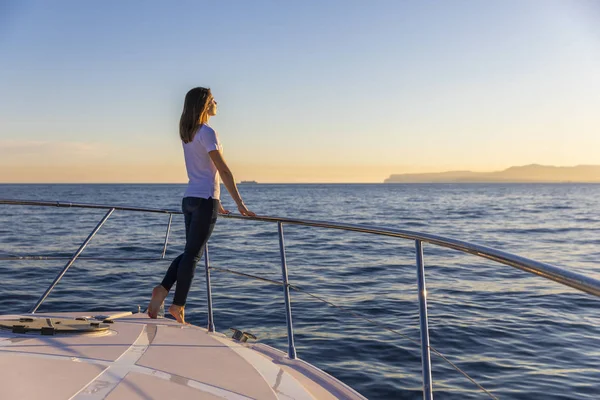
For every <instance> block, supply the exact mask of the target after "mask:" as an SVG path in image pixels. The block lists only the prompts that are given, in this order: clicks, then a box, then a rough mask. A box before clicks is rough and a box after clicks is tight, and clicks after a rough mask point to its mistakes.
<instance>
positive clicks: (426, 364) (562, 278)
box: [0, 199, 600, 400]
mask: <svg viewBox="0 0 600 400" xmlns="http://www.w3.org/2000/svg"><path fill="white" fill-rule="evenodd" d="M2 204H4V205H24V206H51V207H66V208H89V209H104V210H109V211H108V212H107V214H106V215H105V216H104V218H103V219H102V221H101V222H100V223H99V224H98V225H97V226H96V228H95V229H94V231H92V233H91V234H90V235H89V236H88V238H87V239H86V241H85V242H84V243H83V244H82V245H81V246H80V248H79V250H78V251H77V252H76V253H75V255H74V256H73V257H71V258H70V260H69V262H68V263H67V265H66V266H65V268H64V269H63V271H61V273H60V274H59V275H58V276H57V277H56V279H55V280H54V282H52V284H51V285H50V287H49V288H48V289H47V290H46V292H45V293H44V295H43V296H42V297H41V298H40V299H39V300H38V302H37V304H36V305H35V307H34V308H33V309H32V311H31V312H35V311H36V310H37V308H38V307H39V306H40V305H41V304H42V302H43V301H44V300H45V298H46V297H47V296H48V294H49V293H50V291H51V290H52V289H53V288H54V286H56V284H57V283H58V282H59V281H60V279H61V278H62V276H63V275H64V274H65V273H66V271H67V269H68V268H69V267H70V266H71V265H72V264H73V263H74V261H75V259H77V257H79V255H80V254H81V252H82V251H83V249H84V248H85V246H87V244H88V243H89V241H90V240H91V239H92V237H93V236H94V235H95V233H96V232H97V231H98V230H99V229H100V227H101V226H102V224H103V223H104V222H105V221H106V219H107V218H108V217H109V216H110V215H111V213H112V212H113V211H115V210H119V211H135V212H149V213H161V214H169V224H168V227H167V232H166V235H165V242H164V246H163V250H162V257H161V259H162V258H164V255H165V253H166V249H167V245H168V239H169V232H170V227H171V220H172V215H173V214H181V212H180V211H173V210H165V209H156V208H141V207H129V206H108V205H101V204H86V203H66V202H50V201H33V200H11V199H0V205H2ZM221 217H224V218H233V219H244V220H252V221H261V222H270V223H277V226H278V234H279V246H280V255H281V270H282V278H283V282H275V281H270V283H276V284H280V285H282V287H283V292H284V300H285V306H286V322H287V331H288V356H289V358H291V359H293V358H296V349H295V347H294V336H293V325H292V312H291V300H290V293H289V289H290V287H293V286H292V285H291V284H290V283H289V282H288V277H287V263H286V260H285V245H284V237H283V225H284V224H286V225H302V226H311V227H318V228H327V229H339V230H345V231H352V232H359V233H369V234H375V235H382V236H389V237H397V238H402V239H408V240H414V241H415V246H416V266H417V284H418V296H419V316H420V332H421V360H422V373H423V398H424V399H427V400H431V399H432V398H433V395H432V392H433V389H432V388H433V386H432V378H431V356H430V348H431V347H430V344H429V332H428V321H427V290H426V285H425V270H424V262H423V242H426V243H430V244H433V245H436V246H441V247H445V248H450V249H454V250H458V251H461V252H464V253H468V254H473V255H476V256H479V257H483V258H486V259H489V260H492V261H496V262H498V263H501V264H505V265H509V266H511V267H514V268H518V269H521V270H523V271H526V272H529V273H532V274H535V275H538V276H541V277H543V278H546V279H550V280H553V281H555V282H558V283H560V284H563V285H566V286H570V287H572V288H575V289H578V290H581V291H584V292H586V293H589V294H592V295H594V296H598V297H600V281H599V280H596V279H593V278H590V277H587V276H585V275H582V274H578V273H575V272H572V271H568V270H566V269H563V268H559V267H556V266H554V265H550V264H546V263H541V262H538V261H535V260H531V259H528V258H525V257H521V256H517V255H514V254H510V253H507V252H504V251H500V250H496V249H493V248H490V247H486V246H481V245H477V244H474V243H469V242H465V241H461V240H456V239H451V238H446V237H443V236H437V235H431V234H427V233H421V232H413V231H407V230H401V229H387V228H386V229H384V228H379V227H371V226H363V225H352V224H337V223H333V222H326V221H312V220H304V219H291V218H279V217H269V216H263V217H260V216H259V217H244V216H241V215H233V214H228V215H221ZM204 255H205V269H206V283H207V296H208V308H209V310H208V311H209V316H208V318H209V319H208V329H209V331H214V329H215V328H214V322H213V318H212V293H211V287H210V269H215V270H219V269H220V270H223V271H226V272H232V273H236V272H234V271H229V270H226V269H223V268H215V267H210V265H209V257H208V246H207V247H206V249H205V253H204ZM44 257H45V258H44ZM58 258H59V257H54V258H53V257H52V256H48V257H46V256H9V257H1V258H0V259H4V260H6V259H15V260H16V259H29V260H31V259H58ZM81 258H83V257H81ZM90 259H102V258H92V257H91V258H90ZM236 274H238V275H245V274H243V273H236ZM248 276H249V275H248ZM461 372H462V371H461ZM467 377H468V376H467ZM484 390H485V389H484ZM486 393H488V394H489V392H487V391H486ZM490 395H491V394H490ZM491 396H492V397H493V395H491Z"/></svg>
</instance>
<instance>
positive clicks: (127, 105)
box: [0, 0, 600, 181]
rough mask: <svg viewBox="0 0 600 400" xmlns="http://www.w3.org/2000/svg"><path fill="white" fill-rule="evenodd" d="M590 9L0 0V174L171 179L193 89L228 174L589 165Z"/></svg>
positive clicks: (321, 175)
mask: <svg viewBox="0 0 600 400" xmlns="http://www.w3.org/2000/svg"><path fill="white" fill-rule="evenodd" d="M599 21H600V2H598V1H553V0H538V1H524V0H520V1H511V0H502V1H435V2H434V1H412V2H408V1H370V2H369V1H302V2H293V3H292V2H287V1H256V2H254V1H228V2H218V1H211V2H205V1H185V2H173V3H167V2H159V1H144V2H142V1H125V2H124V1H105V2H85V1H57V2H47V1H8V2H7V1H6V0H0V51H1V54H2V61H1V62H0V92H1V93H2V94H1V95H0V146H1V147H0V158H1V160H0V167H1V168H2V170H4V173H2V174H0V180H4V181H6V180H11V176H12V177H13V178H14V179H15V180H18V179H23V180H27V179H29V180H35V179H34V178H35V176H34V175H35V174H38V176H39V178H38V180H40V181H42V180H48V179H49V180H50V181H52V179H51V178H52V177H48V176H47V174H48V173H50V172H48V171H51V173H52V174H58V175H55V181H59V180H61V179H62V180H69V178H68V177H65V178H61V177H60V176H62V175H60V174H62V173H64V171H66V170H68V169H69V168H71V169H72V168H73V167H77V168H78V169H79V170H80V171H85V170H86V168H90V172H89V174H90V176H96V178H97V175H98V174H102V173H105V174H106V175H105V179H104V180H106V181H115V180H118V177H115V175H114V174H115V173H116V172H115V171H119V169H120V168H130V174H134V175H135V174H144V173H145V172H144V171H143V170H141V169H139V168H140V166H147V167H148V168H150V169H152V168H161V169H162V170H163V171H167V172H165V175H164V177H163V176H162V175H161V177H162V179H161V180H163V181H185V173H184V170H183V169H182V168H183V167H182V166H183V163H182V157H181V148H180V147H181V146H180V143H179V141H178V139H177V137H178V136H177V123H178V119H179V114H180V112H181V106H182V101H183V96H184V95H185V92H186V91H187V90H188V89H189V88H191V87H194V86H209V87H211V88H212V89H213V93H214V95H215V97H216V99H217V100H218V101H219V115H217V116H216V117H215V118H214V119H213V120H212V121H211V122H212V125H213V126H214V127H215V128H216V129H217V130H218V131H219V133H220V136H221V139H222V141H223V144H224V146H225V156H226V159H227V160H228V161H229V163H230V164H231V165H232V166H233V167H234V173H236V175H237V176H238V178H240V179H252V178H257V177H258V179H259V180H261V181H285V180H288V181H289V180H304V181H318V180H323V181H336V180H339V181H353V180H354V181H377V180H383V179H384V178H386V177H387V175H389V174H391V173H400V172H408V171H410V172H414V171H433V170H448V169H465V168H469V169H474V170H490V169H498V168H502V167H508V166H510V165H520V164H529V163H542V164H555V165H575V164H600V152H599V151H598V149H600V111H599V110H600V23H599ZM100 166H102V167H103V168H104V172H101V171H100V170H99V169H98V168H100ZM49 167H52V168H54V169H52V168H49ZM36 168H37V169H36ZM61 168H62V169H61ZM94 168H95V169H94ZM111 168H112V169H111ZM136 168H138V169H136ZM150 169H148V170H147V171H149V170H150ZM10 171H12V172H10ZM36 171H37V172H36ZM44 171H45V172H46V174H44V173H43V172H44ZM61 171H62V172H61ZM132 171H137V172H132ZM168 171H170V172H168ZM336 171H337V172H336ZM344 171H346V172H344ZM353 171H354V172H353ZM146 173H147V172H146ZM32 174H33V175H32ZM332 174H333V175H332ZM336 174H337V175H336ZM348 174H350V175H348ZM140 177H141V175H140ZM97 179H100V178H97ZM131 179H133V178H131ZM148 179H150V178H148V177H147V176H145V177H143V178H142V177H141V178H140V180H148ZM100 180H102V179H100ZM134 180H135V179H134Z"/></svg>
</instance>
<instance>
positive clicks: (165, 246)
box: [162, 213, 173, 258]
mask: <svg viewBox="0 0 600 400" xmlns="http://www.w3.org/2000/svg"><path fill="white" fill-rule="evenodd" d="M172 220H173V214H171V213H169V224H168V225H167V233H166V234H165V244H164V246H163V251H162V258H165V254H167V244H168V243H169V233H170V232H171V221H172Z"/></svg>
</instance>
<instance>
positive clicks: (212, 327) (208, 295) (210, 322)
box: [204, 243, 215, 332]
mask: <svg viewBox="0 0 600 400" xmlns="http://www.w3.org/2000/svg"><path fill="white" fill-rule="evenodd" d="M204 267H205V271H206V305H207V306H208V326H207V327H206V329H208V331H209V332H214V331H215V323H214V320H213V310H212V291H211V290H210V262H209V260H208V243H206V245H205V246H204Z"/></svg>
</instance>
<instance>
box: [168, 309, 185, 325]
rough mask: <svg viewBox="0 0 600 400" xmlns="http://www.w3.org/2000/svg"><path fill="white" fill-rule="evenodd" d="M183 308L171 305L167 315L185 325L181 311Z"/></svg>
mask: <svg viewBox="0 0 600 400" xmlns="http://www.w3.org/2000/svg"><path fill="white" fill-rule="evenodd" d="M184 307H185V306H178V305H176V304H171V307H169V314H171V315H172V316H173V318H175V319H176V320H177V322H180V323H182V324H185V323H186V322H185V317H184V311H183V309H184Z"/></svg>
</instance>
